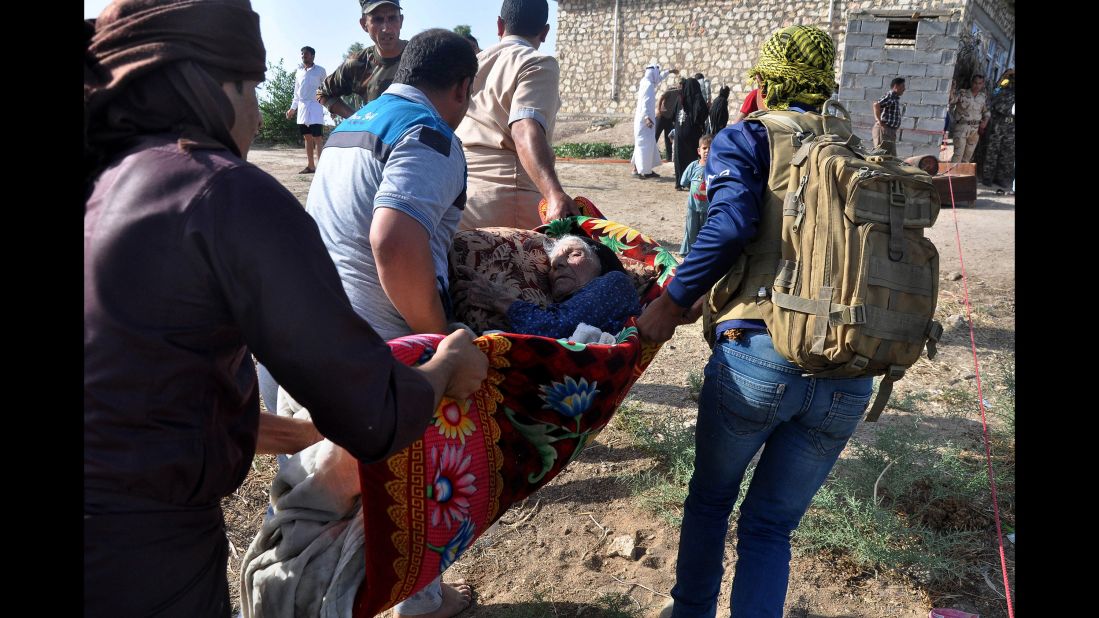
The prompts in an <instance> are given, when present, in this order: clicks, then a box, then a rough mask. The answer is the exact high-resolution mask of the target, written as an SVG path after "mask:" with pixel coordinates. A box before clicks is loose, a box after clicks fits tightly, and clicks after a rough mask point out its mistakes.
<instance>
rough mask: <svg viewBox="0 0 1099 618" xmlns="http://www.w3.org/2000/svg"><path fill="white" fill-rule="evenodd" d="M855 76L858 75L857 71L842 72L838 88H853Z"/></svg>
mask: <svg viewBox="0 0 1099 618" xmlns="http://www.w3.org/2000/svg"><path fill="white" fill-rule="evenodd" d="M856 77H859V74H858V73H844V74H843V77H842V78H840V88H854V87H855V78H856Z"/></svg>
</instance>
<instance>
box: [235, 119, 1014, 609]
mask: <svg viewBox="0 0 1099 618" xmlns="http://www.w3.org/2000/svg"><path fill="white" fill-rule="evenodd" d="M587 125H588V123H586V122H571V123H570V122H563V123H560V124H559V125H558V139H557V142H558V143H562V142H568V141H571V142H577V141H607V142H612V143H616V144H624V143H630V142H631V137H630V135H631V131H630V128H629V126H628V123H622V124H619V125H618V126H615V127H613V128H611V129H606V130H602V131H598V132H589V133H585V132H584V130H585V129H586V128H587ZM248 158H249V160H250V161H251V162H252V163H255V164H256V165H258V166H259V167H261V168H263V169H264V170H266V171H268V172H270V173H271V174H273V175H274V176H275V177H276V178H278V179H279V180H280V181H281V182H282V183H283V184H285V185H286V186H287V187H288V188H289V189H290V190H291V191H292V192H293V193H294V194H295V195H296V196H297V197H298V199H299V200H300V201H302V202H303V203H304V202H305V198H306V195H307V192H308V189H309V183H310V181H311V178H312V177H311V176H304V175H298V174H296V173H295V172H296V171H297V170H298V169H300V168H301V167H302V166H303V165H304V152H303V151H302V150H301V149H289V148H274V149H263V148H257V149H254V150H253V151H252V152H251V153H250V154H249V157H248ZM557 171H558V174H559V176H560V178H561V179H562V182H563V184H564V187H565V190H566V191H567V192H568V193H570V194H572V195H583V196H586V197H588V198H590V199H591V200H592V201H593V202H594V203H595V204H596V205H597V206H599V208H600V209H601V210H602V211H603V212H604V214H606V215H607V217H608V218H610V219H613V220H615V221H618V222H620V223H624V224H627V225H630V226H632V227H635V228H637V229H639V230H641V231H643V232H645V233H647V234H649V235H651V236H653V237H655V238H656V239H658V240H659V241H660V242H661V243H662V244H663V245H664V246H665V247H667V248H669V249H670V250H673V251H677V250H678V246H679V242H680V240H681V237H682V233H683V218H684V204H685V200H686V197H685V194H684V193H678V192H676V191H675V190H674V188H673V185H672V174H673V171H672V165H671V163H664V164H662V165H661V166H659V167H657V168H656V172H657V173H658V174H660V175H661V177H660V178H658V179H651V180H637V179H634V178H631V177H630V169H629V166H628V165H627V164H625V163H617V164H608V163H602V164H595V163H581V162H562V161H559V162H558V164H557ZM955 221H956V222H955ZM928 235H929V237H930V238H931V239H932V240H933V241H934V242H935V244H936V246H937V247H938V249H939V251H940V254H941V258H940V259H941V263H940V270H941V281H940V309H939V312H940V314H941V315H940V316H939V319H940V321H943V322H944V325H945V324H946V323H947V322H949V321H950V318H951V317H953V316H955V315H957V314H959V313H963V314H964V307H963V300H962V298H963V294H964V287H965V286H966V285H968V292H969V295H970V303H971V306H972V310H973V314H974V316H975V317H974V322H975V326H976V332H975V338H976V345H977V354H978V359H979V361H980V363H981V364H982V366H984V364H985V363H990V362H995V361H997V360H998V359H999V358H1000V357H1004V356H1010V357H1013V356H1014V348H1015V315H1014V289H1015V198H1014V196H997V195H995V194H993V193H992V192H991V191H984V190H983V189H982V190H981V191H980V192H979V196H978V200H977V202H976V203H975V204H974V205H973V206H972V207H968V208H964V209H958V210H957V211H953V210H952V209H950V207H949V205H944V206H943V210H942V212H941V214H940V216H939V219H938V222H937V223H936V225H935V226H934V227H933V228H932V229H930V230H929V232H928ZM959 238H960V243H959V240H958V239H959ZM959 244H960V247H961V248H962V250H963V251H964V270H965V274H966V279H957V280H954V278H955V277H954V273H960V272H961V271H962V270H963V268H962V265H961V262H960V261H959ZM707 357H708V349H707V347H706V344H705V342H704V341H703V338H702V336H701V329H700V326H699V325H697V324H695V325H686V326H681V327H680V328H679V329H678V331H677V332H676V334H675V336H674V338H673V339H672V340H671V341H669V342H668V343H667V344H666V345H665V346H664V348H663V349H662V350H661V352H660V353H659V354H658V355H657V357H656V359H655V360H654V361H653V363H652V365H651V366H650V367H649V369H648V370H647V371H646V373H645V374H644V375H643V376H642V377H641V379H640V380H639V381H638V383H637V385H636V386H635V387H634V388H633V390H632V392H631V394H630V398H629V400H630V401H631V402H633V405H634V407H635V409H637V410H640V412H639V413H641V414H663V415H673V416H674V417H675V418H679V419H682V420H683V422H684V423H693V419H694V415H695V414H696V404H695V402H694V401H693V400H692V399H691V393H690V389H689V387H688V375H689V373H690V372H691V371H694V372H697V373H701V369H702V366H703V365H704V364H705V361H706V359H707ZM973 373H974V367H973V359H972V354H971V352H970V344H969V332H968V329H965V328H958V327H955V328H950V329H948V331H947V333H946V335H945V336H944V339H943V341H942V342H941V343H940V346H939V355H938V356H937V357H936V358H935V360H933V361H931V360H927V359H923V360H921V361H919V363H917V365H916V366H914V367H913V369H912V370H910V372H909V375H908V376H907V377H906V378H905V379H904V380H903V381H902V382H900V383H899V384H898V387H897V389H898V391H899V392H904V390H905V389H912V390H916V389H924V390H928V389H935V388H941V387H945V386H946V385H950V384H956V383H959V382H964V381H966V380H970V379H972V377H973ZM896 396H897V395H894V397H896ZM907 417H908V415H907V414H906V413H904V412H901V411H899V410H887V411H886V413H885V414H883V416H882V418H881V420H880V421H879V422H878V423H877V427H875V426H873V425H867V424H864V425H862V426H860V428H859V430H858V432H857V433H856V435H855V438H854V439H855V440H865V439H866V438H867V437H869V436H870V435H872V432H874V431H877V430H878V428H880V427H883V426H888V425H890V424H892V423H902V422H905V419H906V418H907ZM940 430H941V431H944V432H946V433H949V434H951V435H955V434H957V435H962V434H965V435H970V434H973V432H974V431H976V432H977V433H976V435H977V436H979V435H980V433H979V430H980V418H979V416H976V412H975V413H974V415H973V416H970V417H968V418H966V419H964V420H955V421H951V422H950V423H946V422H944V423H943V425H942V426H941V429H940ZM653 466H654V461H653V460H652V459H651V458H649V457H648V456H646V455H644V454H643V453H642V452H640V451H639V450H637V449H636V448H633V447H630V446H629V444H628V441H627V436H626V434H625V433H624V432H622V431H621V430H619V429H616V428H615V424H614V423H612V424H611V426H609V427H608V429H607V430H605V431H604V432H603V433H602V434H601V435H600V437H599V438H598V440H597V441H596V443H595V444H594V445H593V446H592V447H590V448H589V449H588V450H587V451H585V452H584V454H583V455H582V456H581V457H580V458H579V459H578V460H577V461H576V462H574V463H573V464H572V465H571V466H570V467H569V468H568V469H567V470H565V471H564V472H563V473H562V474H561V475H560V476H558V477H557V478H556V479H554V480H553V482H551V483H550V484H549V485H547V486H546V487H544V488H543V489H541V490H539V491H538V492H537V493H536V494H535V495H534V496H532V497H531V498H530V499H528V500H527V502H526V503H524V504H521V505H517V506H516V507H515V508H514V509H513V510H512V512H509V513H507V514H505V516H504V520H503V521H504V524H503V525H501V526H499V531H498V532H497V533H495V534H491V535H486V536H485V537H483V538H482V539H480V540H479V541H478V542H477V543H476V544H475V545H474V546H473V547H472V548H471V549H470V550H469V551H468V552H467V553H466V554H465V555H464V556H463V558H462V559H461V560H460V561H459V562H458V563H456V564H455V565H454V566H453V567H452V568H451V569H450V571H449V572H448V574H447V577H446V578H445V579H446V580H447V581H452V580H454V579H456V578H459V577H464V578H465V579H466V580H467V581H468V582H469V583H471V584H472V585H473V588H474V591H475V605H474V606H473V607H472V608H471V609H470V610H469V611H467V612H466V613H464V614H462V615H463V616H471V617H504V616H513V617H528V616H529V617H537V616H553V617H560V616H588V617H596V616H612V615H613V616H620V615H626V614H622V613H615V611H614V610H611V609H608V601H607V599H608V598H612V597H613V598H616V599H618V602H620V603H622V606H621V608H620V609H621V610H623V611H633V612H635V614H633V615H637V616H644V617H650V616H656V614H657V612H658V611H659V609H660V608H661V607H662V606H663V604H664V602H665V601H666V600H667V598H668V596H667V595H668V593H669V591H670V589H671V587H672V585H673V584H674V579H675V577H674V567H675V561H676V548H677V543H678V538H679V531H678V528H676V527H673V526H670V525H669V524H667V523H666V522H665V521H664V519H663V518H662V517H660V516H659V515H658V514H654V513H652V512H650V511H647V510H644V509H643V508H642V507H640V506H639V505H638V504H637V502H636V499H634V498H631V495H630V491H629V489H628V488H627V487H626V485H625V484H624V483H623V482H622V481H621V479H622V477H624V476H627V475H629V474H630V473H632V472H639V471H644V470H648V469H651V468H653ZM253 468H254V472H253V474H251V475H250V476H249V478H248V480H247V481H246V483H245V485H244V486H243V487H242V488H241V490H240V491H238V493H237V494H236V495H234V496H231V497H230V498H227V499H226V502H225V510H226V517H227V520H228V522H229V534H230V539H231V540H232V542H233V546H234V549H235V552H236V553H235V554H234V556H235V558H234V559H232V560H231V563H230V581H231V582H232V583H233V585H234V586H235V585H236V582H235V579H236V577H237V569H238V568H239V558H240V557H241V556H243V553H244V551H245V549H246V548H247V545H248V543H249V542H250V541H251V539H252V538H253V536H254V535H255V532H256V530H257V529H258V526H259V523H260V521H261V520H262V513H263V509H264V508H265V505H266V500H267V495H266V489H267V487H268V485H269V483H270V478H271V475H272V474H273V470H274V463H273V458H270V457H260V458H257V461H256V463H255V464H254V466H253ZM668 508H669V509H679V508H681V505H678V504H674V505H672V504H670V505H668ZM605 531H606V532H605ZM623 534H636V535H637V538H638V539H639V542H638V545H639V546H640V547H641V548H642V552H641V555H640V556H639V557H638V559H636V560H630V559H627V558H623V557H608V556H607V555H606V554H607V551H606V550H607V545H608V544H609V543H610V540H611V539H613V538H614V537H615V536H619V535H623ZM992 536H993V537H994V534H993V535H992ZM729 541H730V542H729V543H728V544H727V549H726V567H727V568H726V573H725V578H724V581H723V583H722V591H723V592H722V595H721V598H720V599H719V607H724V608H728V602H729V587H730V582H731V580H732V572H731V569H729V568H728V566H729V565H730V564H731V562H732V560H733V558H734V556H735V552H734V550H733V543H734V538H733V536H732V534H730V538H729ZM996 573H998V566H997V570H996ZM995 579H996V581H999V580H998V578H995ZM981 585H982V587H983V585H984V584H983V582H982V583H981ZM985 593H987V596H988V598H985V599H978V598H966V597H953V598H937V599H936V598H932V597H930V596H929V594H928V593H927V592H926V591H924V590H921V589H918V588H916V587H913V586H910V585H908V584H906V583H904V582H903V581H899V580H896V579H891V578H885V577H882V578H876V577H873V576H872V574H871V576H866V574H858V573H851V572H849V569H848V568H847V567H844V566H843V565H841V564H838V563H834V562H833V561H830V560H828V559H825V558H823V557H820V556H798V555H796V554H795V558H794V560H793V563H792V565H791V579H790V587H789V594H788V596H787V608H786V615H787V616H795V617H851V616H858V617H862V616H866V617H878V616H881V617H885V616H890V617H902V618H917V617H919V618H922V617H924V616H927V614H928V610H929V609H930V608H932V607H943V606H946V607H957V608H960V609H968V610H969V611H976V610H977V609H980V610H981V613H982V616H985V617H986V618H988V617H989V616H998V615H1006V609H1003V608H1002V606H1001V607H1000V609H999V610H997V604H996V603H995V602H994V601H995V597H993V596H992V592H991V591H990V590H988V589H985ZM234 595H236V590H235V587H234ZM608 595H609V596H608ZM623 595H625V596H623ZM236 602H237V597H236V596H234V603H236ZM725 611H727V609H726V610H725Z"/></svg>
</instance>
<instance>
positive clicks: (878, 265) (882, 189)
mask: <svg viewBox="0 0 1099 618" xmlns="http://www.w3.org/2000/svg"><path fill="white" fill-rule="evenodd" d="M749 120H750V121H758V122H762V123H763V124H764V126H765V127H766V128H767V133H768V139H769V140H770V141H771V148H772V150H771V152H772V154H773V158H772V165H782V161H783V158H782V155H783V154H785V153H783V151H784V150H785V152H786V153H789V152H790V151H793V154H792V156H790V157H789V164H788V165H789V169H788V170H778V172H779V173H778V174H772V176H771V178H772V179H773V180H774V181H775V182H777V183H778V184H781V183H782V181H783V180H785V177H787V176H788V180H786V183H787V184H786V186H785V187H775V186H772V187H770V188H771V191H773V193H772V197H773V199H777V196H782V193H785V196H784V197H783V199H782V202H781V204H782V206H781V211H782V212H781V217H782V222H781V258H780V259H779V260H778V261H777V263H776V261H775V260H774V259H773V257H772V258H768V259H766V260H763V261H760V260H754V262H756V263H759V264H765V265H764V266H762V268H760V267H759V266H757V267H756V268H754V269H753V270H754V271H755V272H751V273H750V274H751V275H755V276H751V277H745V278H744V279H742V284H741V286H739V287H741V289H739V290H738V291H737V293H735V294H730V295H729V297H730V299H728V300H727V302H728V304H729V305H730V306H731V305H732V303H733V300H732V297H734V296H739V297H740V298H743V297H744V296H745V295H752V294H753V293H754V295H755V299H754V300H755V305H756V308H757V309H758V311H759V314H760V315H761V317H762V318H763V319H764V321H765V322H766V323H767V330H768V331H769V332H770V334H771V337H772V340H773V342H774V347H775V350H777V351H778V352H779V353H780V354H782V355H783V356H785V357H786V358H787V359H789V360H790V361H791V362H793V363H795V364H796V365H798V366H799V367H802V368H804V369H805V370H806V372H807V374H808V375H811V376H813V377H834V378H850V377H859V376H871V375H874V376H876V375H881V376H883V379H882V381H881V384H880V385H879V387H878V396H877V398H876V399H875V401H874V403H873V405H872V406H871V407H870V411H869V412H868V413H867V415H866V420H867V421H875V420H877V418H878V416H879V415H880V414H881V411H882V409H883V408H884V407H885V404H886V402H887V401H888V399H889V394H890V393H891V392H892V389H893V382H895V381H896V380H898V379H900V378H901V377H903V376H904V373H905V371H906V370H907V369H908V367H910V366H912V364H913V363H915V362H916V360H917V359H918V358H919V357H920V354H921V352H922V351H923V349H924V346H925V344H926V346H927V350H928V357H929V358H933V357H934V355H935V343H936V342H937V341H938V340H939V337H940V336H941V335H942V326H941V325H940V324H939V323H938V322H936V321H935V320H934V319H932V318H933V316H934V314H935V304H936V301H937V298H938V291H939V288H938V282H939V253H938V251H937V250H936V249H935V245H934V244H932V243H931V241H930V240H928V239H927V238H925V237H924V229H925V228H927V227H930V226H931V225H933V224H934V223H935V219H936V217H938V214H939V197H938V193H937V192H936V191H935V188H934V187H933V186H932V183H931V177H930V176H928V174H927V173H926V172H924V171H923V170H920V169H919V168H916V167H913V166H911V165H908V164H906V163H904V162H902V161H900V160H897V159H894V158H893V157H891V156H889V155H873V154H871V153H868V152H867V151H865V150H864V149H863V148H862V147H860V146H859V145H858V137H856V136H854V135H853V134H852V133H851V129H850V121H849V120H847V119H841V118H838V117H836V116H829V115H825V116H821V115H818V114H802V113H797V112H788V111H761V112H756V113H754V114H752V115H751V116H749ZM784 140H785V141H784ZM787 142H788V143H787ZM783 172H785V173H783ZM783 189H785V191H783ZM775 210H777V208H775ZM766 212H767V211H766V210H765V214H766ZM776 214H777V213H776ZM775 227H778V226H776V225H762V224H761V226H760V229H761V231H762V230H764V229H767V228H770V229H772V230H773V229H774V228H775ZM772 233H773V232H772ZM754 242H757V243H759V245H761V246H767V245H770V246H772V247H774V243H775V239H763V238H760V239H758V240H757V241H754ZM751 252H752V247H751V245H749V248H748V249H746V253H751ZM772 255H774V254H772ZM770 264H774V267H773V268H772V269H771V270H770V272H760V271H761V270H763V271H766V270H767V266H769V265H770ZM742 268H743V265H742ZM745 274H746V275H747V274H749V273H745ZM772 275H773V276H772ZM760 276H762V278H760ZM753 280H754V281H755V282H757V283H753ZM764 281H773V285H771V286H770V287H767V286H766V285H762V282H764ZM744 284H747V285H759V287H758V288H757V289H756V290H755V291H754V292H753V291H752V290H751V289H743V285H744ZM726 289H728V288H726ZM713 301H714V299H713V297H711V304H713ZM713 308H717V307H713Z"/></svg>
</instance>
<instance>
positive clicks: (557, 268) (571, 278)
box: [549, 240, 600, 301]
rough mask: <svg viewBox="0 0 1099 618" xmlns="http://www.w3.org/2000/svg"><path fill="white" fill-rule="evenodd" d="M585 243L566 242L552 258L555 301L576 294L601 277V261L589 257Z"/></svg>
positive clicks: (558, 247) (552, 281)
mask: <svg viewBox="0 0 1099 618" xmlns="http://www.w3.org/2000/svg"><path fill="white" fill-rule="evenodd" d="M584 249H585V247H584V243H583V242H581V241H579V240H566V241H563V242H562V243H560V244H558V245H557V246H556V247H554V251H553V255H551V256H550V273H549V279H550V295H551V296H552V297H553V299H554V300H555V301H558V300H561V299H563V298H565V297H567V296H568V295H570V294H572V293H574V292H576V291H577V290H579V289H580V288H582V287H584V286H585V285H587V284H588V282H590V281H591V280H592V279H595V278H596V277H598V276H599V271H600V266H599V260H597V259H595V258H594V257H588V255H589V252H588V251H585V250H584Z"/></svg>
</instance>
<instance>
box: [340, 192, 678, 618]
mask: <svg viewBox="0 0 1099 618" xmlns="http://www.w3.org/2000/svg"><path fill="white" fill-rule="evenodd" d="M579 199H583V198H578V201H579ZM585 201H586V200H585ZM588 204H590V202H588ZM592 209H594V205H591V209H589V210H587V211H586V212H589V213H593V214H598V210H592ZM539 231H542V232H544V233H546V234H547V235H550V236H557V235H560V234H561V233H564V232H566V231H572V232H573V233H577V232H579V233H584V234H587V235H589V236H591V237H592V238H596V239H599V240H600V241H602V242H603V243H604V244H606V245H608V246H610V247H611V248H613V249H615V250H616V251H617V252H618V253H619V254H620V255H622V256H624V257H626V258H629V259H630V260H635V261H637V262H640V263H643V264H644V265H647V266H648V267H649V268H651V269H652V271H653V272H654V273H655V278H654V279H653V281H652V283H651V284H650V285H649V286H648V289H647V290H646V292H645V294H644V295H643V297H642V304H645V303H647V302H649V301H651V300H652V299H653V298H656V297H657V296H659V295H660V293H661V292H662V291H663V289H664V287H665V286H666V285H667V283H668V282H669V281H670V280H671V278H672V277H673V276H674V274H675V267H676V265H677V263H676V261H675V259H674V258H673V257H672V256H671V254H669V253H668V252H667V251H665V250H664V249H663V248H661V247H660V246H659V244H658V243H656V242H655V241H654V240H653V239H651V238H649V237H647V236H645V235H644V234H642V233H640V232H638V231H637V230H633V229H631V228H629V227H626V226H624V225H621V224H618V223H614V222H612V221H607V220H606V219H603V218H601V217H599V218H597V217H593V216H590V215H582V216H577V217H570V218H568V219H564V220H560V221H555V222H552V223H550V224H548V225H544V226H542V227H540V228H539ZM441 340H442V336H440V335H412V336H409V337H402V338H400V339H396V340H393V341H390V342H389V345H390V347H391V349H392V350H393V354H394V356H395V357H396V358H398V359H399V360H401V361H402V362H405V363H407V364H409V365H419V364H421V363H423V362H425V361H427V360H428V359H430V358H431V355H432V354H434V351H435V346H436V345H438V342H439V341H441ZM476 343H477V345H478V347H479V348H480V349H481V350H482V351H483V352H484V353H485V354H486V355H487V356H488V358H489V366H490V369H489V375H488V379H486V380H485V382H484V384H483V385H482V387H481V389H480V390H479V391H477V392H476V393H475V394H474V395H473V396H472V397H470V398H469V399H467V400H465V401H454V400H450V399H444V400H443V401H442V402H441V403H440V405H439V407H438V409H436V411H435V418H434V422H433V424H432V425H431V426H429V427H428V428H427V431H425V432H424V436H423V438H422V439H420V440H417V441H416V442H415V443H413V444H412V445H411V446H409V447H408V448H406V449H404V450H402V451H400V452H399V453H397V454H395V455H393V456H391V457H389V458H388V459H386V460H384V461H379V462H375V463H371V464H361V463H360V465H359V476H360V481H361V485H362V500H363V524H364V526H365V531H366V540H365V544H364V551H365V553H366V556H367V560H366V575H365V579H364V581H363V583H362V585H361V586H360V587H359V591H358V595H357V597H356V602H355V613H354V615H355V616H356V617H358V618H370V617H372V616H374V615H376V614H377V613H379V612H382V611H384V610H386V609H388V608H390V607H392V606H393V605H395V604H396V603H398V602H399V601H401V600H402V599H404V598H406V597H408V596H409V595H411V594H413V593H414V592H416V591H418V590H420V589H421V588H423V587H424V586H426V585H427V584H428V583H429V582H431V581H432V580H433V579H434V578H435V577H437V576H438V575H439V574H440V573H442V572H443V571H445V570H446V569H447V567H449V566H450V565H451V564H453V563H454V562H455V561H456V560H458V558H459V557H460V556H461V555H462V552H464V551H465V550H466V549H468V548H469V547H470V545H472V544H473V542H474V541H475V540H476V539H477V537H479V536H480V535H481V534H482V533H484V531H485V530H486V529H488V527H489V526H491V525H492V523H493V522H495V521H496V520H497V519H499V517H500V516H501V515H503V513H504V512H505V511H507V509H508V508H509V507H510V506H511V505H513V504H515V503H516V502H519V501H521V500H523V499H524V498H526V497H527V496H529V495H530V494H531V493H533V492H534V491H536V490H537V489H538V488H539V487H541V486H543V485H545V484H546V483H548V482H549V481H550V480H551V479H553V478H554V477H555V476H556V475H557V474H558V473H560V472H561V470H562V469H563V468H564V467H565V466H566V465H568V463H569V462H570V461H572V460H573V459H575V458H576V457H577V456H578V455H579V454H580V453H581V452H582V451H583V449H584V447H585V446H587V445H588V444H590V443H591V441H592V440H593V439H594V438H595V437H596V436H597V435H598V434H599V432H600V431H601V430H602V429H603V428H604V427H605V426H606V425H607V423H608V422H609V421H610V420H611V417H612V416H613V414H614V412H615V410H616V409H617V408H618V406H619V405H620V404H621V403H622V400H623V399H625V397H626V395H627V394H628V393H629V390H630V387H632V386H633V384H634V382H635V381H636V380H637V378H638V377H640V376H641V373H642V372H643V371H644V370H645V368H646V367H647V366H648V364H649V363H650V362H651V361H652V359H653V357H654V356H655V355H656V352H657V351H658V350H659V347H660V346H659V345H655V344H648V343H642V342H641V341H640V338H639V337H638V334H637V329H636V319H635V318H631V320H630V322H628V323H627V326H626V328H625V329H624V330H623V331H622V332H621V333H620V334H619V335H618V337H617V343H616V344H614V345H598V344H587V345H585V344H578V343H573V342H570V341H567V340H564V339H557V340H555V339H549V338H545V337H536V336H530V335H520V334H511V333H505V334H496V335H486V336H482V337H479V338H478V339H477V340H476Z"/></svg>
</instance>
